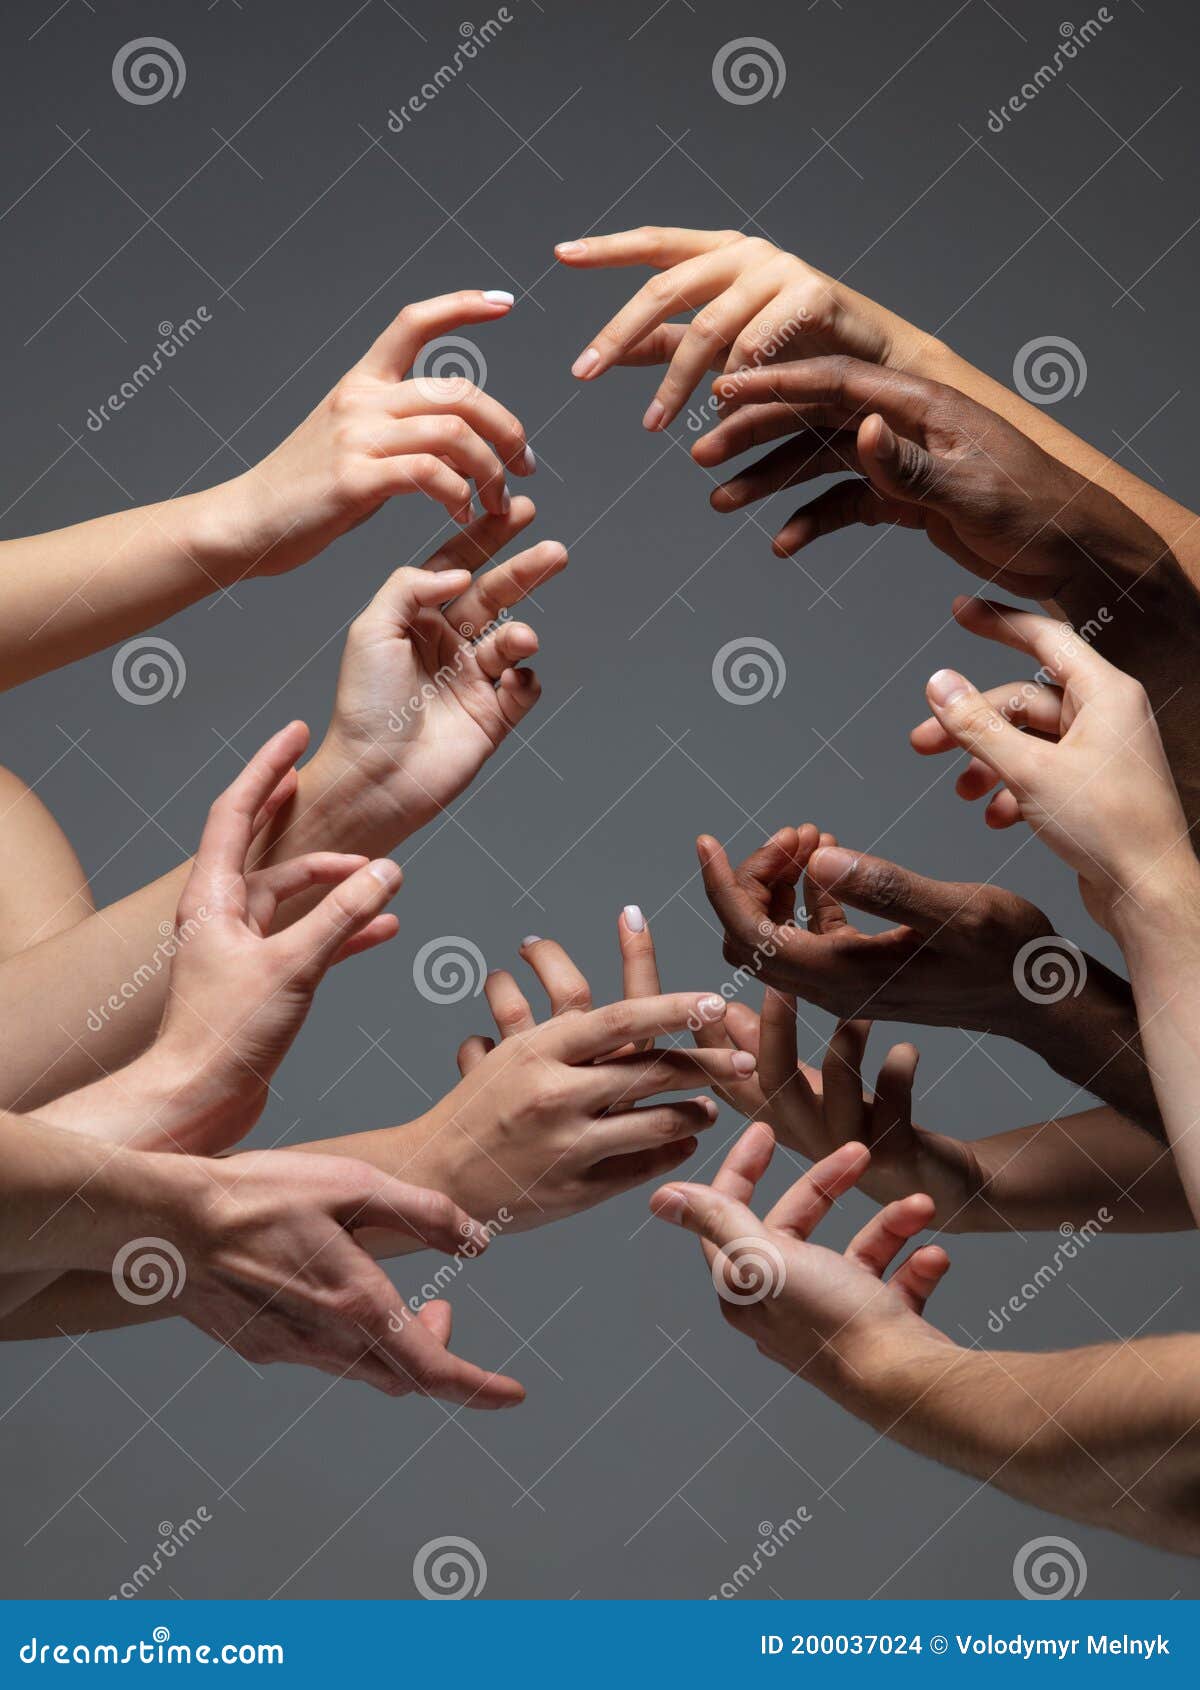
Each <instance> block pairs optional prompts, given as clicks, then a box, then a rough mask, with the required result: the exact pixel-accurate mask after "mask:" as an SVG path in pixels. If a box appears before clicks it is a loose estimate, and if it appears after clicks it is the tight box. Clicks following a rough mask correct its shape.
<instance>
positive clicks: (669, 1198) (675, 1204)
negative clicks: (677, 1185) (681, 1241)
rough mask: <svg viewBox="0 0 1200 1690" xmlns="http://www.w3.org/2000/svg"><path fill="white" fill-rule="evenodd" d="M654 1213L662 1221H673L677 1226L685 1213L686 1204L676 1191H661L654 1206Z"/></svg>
mask: <svg viewBox="0 0 1200 1690" xmlns="http://www.w3.org/2000/svg"><path fill="white" fill-rule="evenodd" d="M654 1212H655V1214H656V1215H659V1216H661V1218H662V1219H663V1220H664V1221H674V1222H675V1224H676V1226H678V1225H679V1223H680V1221H682V1219H683V1217H684V1215H685V1214H686V1213H687V1202H686V1201H685V1199H684V1198H683V1197H682V1196H681V1195H680V1193H679V1192H678V1191H662V1192H660V1193H659V1197H658V1202H657V1203H656V1204H655V1205H654Z"/></svg>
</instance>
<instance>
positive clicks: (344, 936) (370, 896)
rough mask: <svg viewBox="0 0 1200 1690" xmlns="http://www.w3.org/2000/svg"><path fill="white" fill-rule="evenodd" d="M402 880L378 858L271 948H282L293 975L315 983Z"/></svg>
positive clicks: (386, 860) (399, 873)
mask: <svg viewBox="0 0 1200 1690" xmlns="http://www.w3.org/2000/svg"><path fill="white" fill-rule="evenodd" d="M403 879H404V875H403V873H402V871H401V868H400V865H399V863H394V862H393V861H392V860H391V858H390V857H380V858H378V859H377V860H376V861H375V862H371V863H368V864H367V865H366V867H365V868H361V869H358V870H356V872H355V873H354V874H352V875H351V876H350V877H349V879H347V880H343V881H342V882H341V884H340V885H338V886H335V887H334V888H333V890H332V891H331V892H327V893H326V894H325V896H324V897H323V898H322V899H321V902H320V903H319V904H318V905H317V906H316V908H315V909H312V910H310V911H309V912H308V914H307V915H305V916H301V918H300V920H299V921H295V922H293V923H292V925H291V926H290V927H289V928H288V929H287V930H286V932H283V933H279V934H277V935H276V936H275V937H274V938H273V939H272V940H271V941H270V943H271V944H273V945H277V946H279V947H280V948H281V950H282V951H283V954H284V955H285V956H286V957H287V959H288V966H289V968H290V969H291V970H292V972H293V974H295V975H297V976H299V977H300V978H302V979H303V978H307V979H311V980H313V981H315V980H317V979H319V978H320V977H321V975H322V974H323V973H324V972H325V970H326V969H327V968H328V967H329V966H330V965H331V963H332V962H333V960H334V958H335V957H336V956H337V955H338V953H339V952H340V951H341V950H342V948H343V946H345V945H346V944H347V943H348V942H349V941H350V940H352V939H353V938H354V937H355V936H356V935H357V934H358V933H360V932H361V931H362V929H363V928H365V927H366V926H367V924H368V923H369V922H371V921H373V920H374V919H375V918H376V917H377V916H378V915H379V914H380V912H381V911H382V909H383V906H384V905H385V904H386V903H389V902H390V901H391V899H392V898H394V897H395V895H396V893H397V892H398V891H399V890H400V884H401V882H402V881H403Z"/></svg>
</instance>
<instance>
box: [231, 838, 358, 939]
mask: <svg viewBox="0 0 1200 1690" xmlns="http://www.w3.org/2000/svg"><path fill="white" fill-rule="evenodd" d="M367 862H368V858H366V857H364V856H362V855H352V854H350V853H348V852H342V851H309V852H307V853H306V854H305V855H304V856H302V857H289V858H288V859H287V860H286V861H285V862H281V863H271V864H270V865H269V866H268V867H266V868H260V869H254V870H253V871H252V872H251V873H250V874H248V875H247V876H246V914H247V915H248V916H249V918H250V920H251V921H252V922H253V923H254V925H255V926H256V927H257V928H258V931H259V933H269V932H270V931H271V925H272V923H273V922H274V920H275V912H276V910H277V909H278V908H279V905H280V904H282V903H285V902H286V901H287V900H288V899H289V898H295V897H298V896H299V895H300V893H301V892H308V891H311V890H312V888H313V887H314V886H339V885H340V884H341V882H342V881H343V880H346V879H348V878H349V876H350V875H352V874H353V873H354V872H355V870H356V869H360V868H364V867H365V866H366V864H367Z"/></svg>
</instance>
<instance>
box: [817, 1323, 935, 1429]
mask: <svg viewBox="0 0 1200 1690" xmlns="http://www.w3.org/2000/svg"><path fill="white" fill-rule="evenodd" d="M965 1353H966V1352H965V1351H963V1350H962V1349H960V1347H959V1346H958V1345H957V1344H955V1343H954V1342H953V1341H952V1340H951V1339H949V1338H947V1337H946V1336H945V1335H944V1334H943V1333H941V1332H939V1331H937V1329H936V1328H935V1327H932V1326H930V1325H929V1324H928V1323H927V1322H926V1321H925V1320H923V1319H921V1318H920V1317H919V1316H916V1315H914V1316H913V1317H912V1318H911V1319H904V1320H897V1319H896V1318H895V1317H894V1316H892V1317H883V1318H880V1319H863V1320H859V1321H851V1322H850V1324H849V1325H848V1326H846V1327H845V1328H844V1329H843V1330H842V1331H841V1332H839V1333H837V1334H835V1335H834V1337H832V1338H831V1339H830V1340H829V1342H828V1343H827V1344H826V1346H825V1347H824V1349H823V1350H822V1352H821V1355H820V1357H819V1358H818V1361H817V1363H816V1365H815V1366H814V1368H811V1369H809V1375H810V1377H811V1378H812V1380H813V1383H814V1384H815V1385H817V1387H818V1389H820V1390H821V1391H823V1392H824V1393H825V1395H826V1396H829V1397H832V1398H833V1399H834V1401H836V1402H838V1403H840V1405H841V1406H842V1407H843V1408H845V1409H846V1410H847V1411H848V1412H849V1413H851V1414H854V1415H856V1416H857V1417H858V1419H860V1420H866V1421H868V1422H869V1423H870V1424H872V1425H875V1426H887V1425H889V1424H890V1423H891V1422H892V1421H893V1420H895V1419H896V1418H897V1417H898V1416H899V1415H901V1414H903V1413H904V1412H905V1410H906V1409H908V1408H909V1407H911V1405H912V1404H913V1402H914V1400H915V1399H916V1398H917V1397H918V1395H919V1394H920V1392H921V1391H922V1390H923V1389H925V1388H927V1384H928V1381H929V1380H930V1379H931V1378H936V1377H937V1376H938V1375H939V1374H941V1373H944V1372H945V1371H946V1370H947V1369H951V1368H953V1367H954V1365H955V1363H956V1358H957V1357H959V1356H961V1355H963V1354H965Z"/></svg>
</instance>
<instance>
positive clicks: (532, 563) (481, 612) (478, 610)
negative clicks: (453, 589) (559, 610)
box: [443, 540, 567, 640]
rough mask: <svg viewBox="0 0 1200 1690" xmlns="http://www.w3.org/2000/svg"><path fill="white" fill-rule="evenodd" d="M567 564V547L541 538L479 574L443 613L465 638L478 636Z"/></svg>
mask: <svg viewBox="0 0 1200 1690" xmlns="http://www.w3.org/2000/svg"><path fill="white" fill-rule="evenodd" d="M566 567H567V548H566V547H565V546H564V545H562V544H561V543H560V542H559V541H558V540H542V541H540V542H539V544H538V545H536V546H530V548H529V549H528V551H524V552H518V553H517V555H516V557H511V558H507V559H506V560H505V561H504V562H503V563H498V564H497V565H496V567H495V569H489V570H488V571H487V573H486V574H484V575H481V576H479V578H478V579H477V580H476V581H474V582H472V584H471V585H470V586H469V587H468V588H467V590H466V592H465V593H463V594H462V596H461V597H460V598H456V599H455V600H454V601H453V603H452V604H448V605H447V606H446V608H445V610H444V612H443V615H444V616H445V618H446V620H447V622H449V623H450V625H451V627H453V628H455V629H457V631H458V632H459V633H460V634H461V635H462V636H463V638H464V639H468V640H471V639H475V638H477V636H478V635H480V634H481V633H482V632H483V630H484V629H485V628H491V627H492V626H493V625H494V624H495V622H496V621H497V619H498V618H499V617H500V616H502V615H503V613H504V612H505V611H506V610H510V609H511V608H512V606H513V605H514V604H520V603H521V601H522V600H523V599H527V598H529V597H530V595H531V594H532V593H535V592H536V591H537V589H538V588H539V587H541V586H544V585H545V583H546V582H547V581H550V580H552V579H553V577H554V576H555V575H557V574H559V573H560V571H562V570H564V569H565V568H566Z"/></svg>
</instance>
